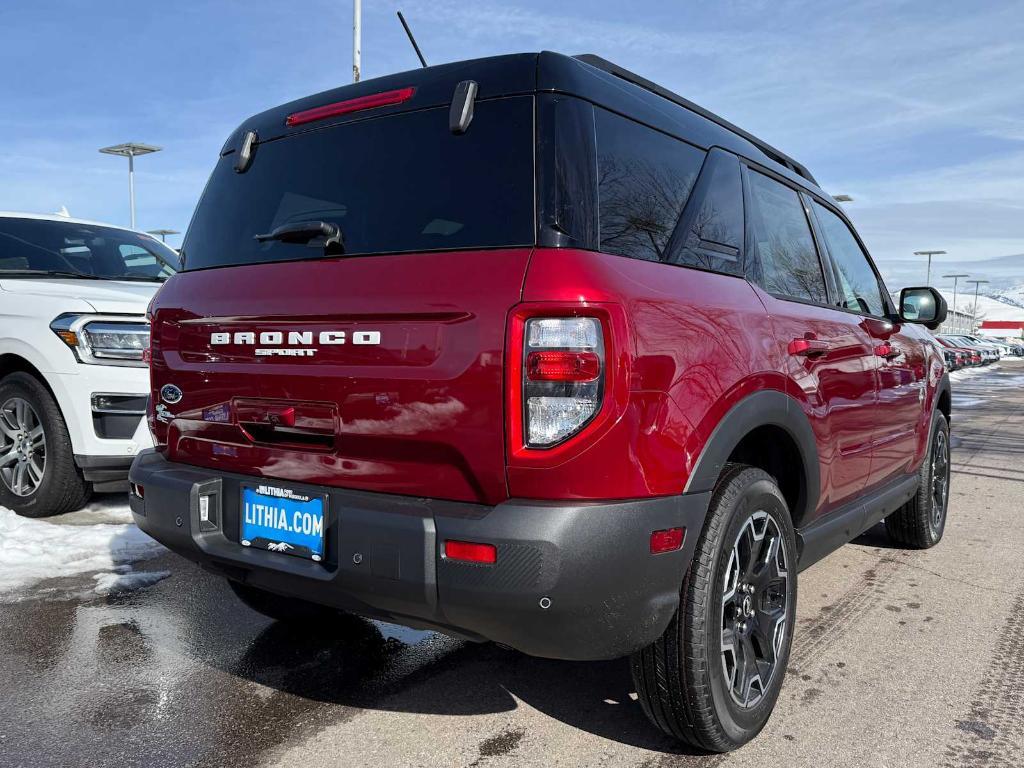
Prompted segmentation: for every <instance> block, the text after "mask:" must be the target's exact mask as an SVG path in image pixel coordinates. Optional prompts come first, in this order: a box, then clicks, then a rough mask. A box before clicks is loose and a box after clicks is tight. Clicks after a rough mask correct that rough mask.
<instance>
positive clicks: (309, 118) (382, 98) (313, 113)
mask: <svg viewBox="0 0 1024 768" xmlns="http://www.w3.org/2000/svg"><path fill="white" fill-rule="evenodd" d="M415 92H416V89H415V88H413V87H411V86H410V87H408V88H399V89H398V90H395V91H383V92H382V93H371V94H370V95H369V96H360V97H359V98H358V99H348V100H347V101H336V102H334V103H333V104H324V105H323V106H322V107H313V109H305V110H303V111H302V112H293V113H292V114H290V115H288V117H287V118H286V119H285V121H284V122H285V125H288V126H289V127H291V126H296V125H303V124H304V123H312V122H314V121H316V120H323V119H324V118H327V117H337V116H338V115H347V114H348V113H350V112H359V111H360V110H363V109H374V108H375V107H388V106H391V105H392V104H401V103H402V102H403V101H408V100H409V99H411V98H412V95H413V94H414V93H415Z"/></svg>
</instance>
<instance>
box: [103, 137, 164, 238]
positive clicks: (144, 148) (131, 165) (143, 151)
mask: <svg viewBox="0 0 1024 768" xmlns="http://www.w3.org/2000/svg"><path fill="white" fill-rule="evenodd" d="M161 149H163V147H154V146H152V145H150V144H139V143H138V142H136V141H129V142H128V143H126V144H115V145H114V146H112V147H103V148H102V149H101V150H100V152H102V153H103V154H105V155H120V156H121V157H127V158H128V204H129V206H130V207H131V216H132V229H135V158H136V157H140V156H141V155H149V154H152V153H153V152H159V151H160V150H161Z"/></svg>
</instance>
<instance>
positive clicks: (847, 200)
mask: <svg viewBox="0 0 1024 768" xmlns="http://www.w3.org/2000/svg"><path fill="white" fill-rule="evenodd" d="M832 199H833V200H835V201H836V202H837V203H852V202H853V198H852V197H850V196H849V195H832Z"/></svg>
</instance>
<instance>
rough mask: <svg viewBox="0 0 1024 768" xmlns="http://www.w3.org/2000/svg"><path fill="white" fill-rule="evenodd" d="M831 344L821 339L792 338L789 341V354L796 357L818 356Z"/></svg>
mask: <svg viewBox="0 0 1024 768" xmlns="http://www.w3.org/2000/svg"><path fill="white" fill-rule="evenodd" d="M831 348H832V345H831V344H829V343H828V342H827V341H822V340H821V339H793V340H792V341H791V342H789V348H788V351H789V354H791V355H795V356H797V357H818V356H820V355H824V354H826V353H827V352H828V351H829V350H830V349H831Z"/></svg>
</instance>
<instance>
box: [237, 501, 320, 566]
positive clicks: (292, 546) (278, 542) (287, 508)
mask: <svg viewBox="0 0 1024 768" xmlns="http://www.w3.org/2000/svg"><path fill="white" fill-rule="evenodd" d="M326 511H327V497H326V496H324V495H309V494H306V493H302V492H300V491H293V490H291V489H289V488H281V487H279V486H276V485H258V486H255V487H249V486H243V487H242V515H241V518H242V532H241V542H242V546H243V547H253V548H255V549H266V550H268V551H270V552H280V553H282V554H286V555H293V556H295V557H304V558H307V559H309V560H316V561H317V562H319V561H321V560H323V557H324V513H325V512H326Z"/></svg>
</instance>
